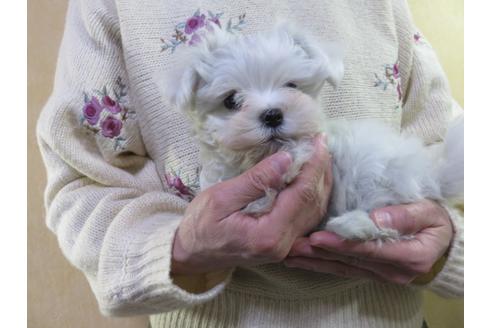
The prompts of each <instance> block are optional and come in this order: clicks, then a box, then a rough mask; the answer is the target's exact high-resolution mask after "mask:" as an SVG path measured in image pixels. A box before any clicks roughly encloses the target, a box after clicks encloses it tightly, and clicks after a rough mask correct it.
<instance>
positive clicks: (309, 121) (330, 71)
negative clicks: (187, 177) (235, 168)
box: [166, 23, 343, 154]
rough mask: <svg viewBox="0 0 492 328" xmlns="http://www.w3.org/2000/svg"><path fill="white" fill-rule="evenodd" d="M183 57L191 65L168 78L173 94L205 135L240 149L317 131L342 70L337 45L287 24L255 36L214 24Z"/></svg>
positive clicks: (270, 146)
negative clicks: (323, 102) (328, 87)
mask: <svg viewBox="0 0 492 328" xmlns="http://www.w3.org/2000/svg"><path fill="white" fill-rule="evenodd" d="M184 56H185V57H186V56H188V59H189V60H187V61H186V66H184V67H183V68H182V69H180V70H178V73H177V74H176V75H175V78H173V79H171V80H170V81H169V82H170V83H168V85H167V88H166V89H167V92H168V94H169V98H170V99H171V101H172V102H173V103H174V104H175V105H176V106H177V107H178V108H180V109H181V110H183V111H185V112H186V113H187V114H189V116H190V117H191V118H192V120H193V122H194V129H195V132H196V133H197V135H198V137H199V138H200V139H201V140H202V141H204V142H206V143H207V144H209V145H211V146H214V147H220V148H221V149H223V150H227V151H231V152H235V153H238V154H240V153H246V152H248V151H251V150H252V149H255V150H256V152H258V151H260V150H261V149H264V150H265V151H264V153H269V152H273V151H276V150H278V148H280V147H281V145H282V144H283V143H285V142H289V141H293V140H298V139H301V138H306V137H311V136H313V135H314V134H316V133H317V132H319V131H320V129H321V126H320V125H321V123H322V121H323V119H322V112H321V110H320V107H319V105H318V104H317V102H316V97H317V96H318V94H319V92H320V90H321V87H322V86H323V84H324V83H325V82H326V81H328V82H329V83H330V84H332V85H333V86H337V85H338V83H339V82H340V80H341V79H342V76H343V63H342V59H341V56H339V55H338V54H337V53H336V49H334V48H333V47H332V48H331V49H330V48H329V47H325V48H322V47H321V46H320V45H319V44H317V43H316V42H315V41H314V40H313V39H311V38H309V37H307V36H305V35H304V34H302V33H300V32H296V30H294V28H293V27H291V26H289V25H287V24H285V23H284V24H280V25H278V26H277V27H276V28H275V29H273V30H272V31H270V32H267V33H263V34H256V35H250V36H237V35H233V34H231V33H228V32H226V31H224V30H222V29H220V28H217V27H215V28H214V30H213V31H211V32H210V33H209V34H208V35H207V36H206V37H204V38H203V40H202V42H201V43H200V44H199V45H197V46H196V47H193V49H190V52H189V53H188V54H187V55H184ZM260 152H261V151H260Z"/></svg>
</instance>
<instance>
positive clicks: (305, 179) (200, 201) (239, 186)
mask: <svg viewBox="0 0 492 328" xmlns="http://www.w3.org/2000/svg"><path fill="white" fill-rule="evenodd" d="M314 142H315V151H314V154H313V156H312V158H311V159H310V160H309V161H308V162H307V163H306V164H304V166H303V167H302V170H301V172H300V174H299V175H298V176H297V177H296V178H295V179H294V181H293V182H292V183H291V184H290V185H289V186H287V188H285V189H283V190H282V191H281V192H280V193H279V195H278V196H277V199H276V200H275V203H274V207H273V209H272V210H271V212H270V213H268V214H265V215H263V216H260V217H259V218H255V217H252V216H248V215H246V214H245V213H243V212H241V209H242V208H244V207H245V206H246V205H247V204H248V203H250V202H251V201H253V200H256V199H258V198H260V197H262V196H264V193H265V188H267V187H269V188H273V189H277V190H278V189H279V188H281V186H282V184H283V178H282V177H283V175H284V174H285V173H286V172H287V169H288V168H289V166H290V164H291V162H292V159H291V157H290V155H289V154H287V153H285V152H279V153H276V154H274V155H272V156H270V157H268V158H266V159H264V160H263V161H262V162H260V163H258V164H257V165H256V166H254V167H253V168H251V169H250V170H248V171H246V172H245V173H243V174H242V175H240V176H238V177H236V178H233V179H230V180H227V181H225V182H222V183H219V184H217V185H214V186H212V187H210V188H208V189H206V190H204V191H203V192H201V193H200V194H199V195H198V196H197V197H196V198H195V199H194V200H193V201H192V202H191V203H190V204H189V206H188V207H187V210H186V212H185V215H184V218H183V220H182V222H181V223H180V226H179V228H178V230H177V232H176V235H175V239H174V244H173V254H172V268H171V271H172V272H173V273H174V274H192V273H206V272H212V271H218V270H221V269H227V268H232V267H235V266H238V265H245V266H246V265H256V264H262V263H273V262H280V261H282V260H283V259H284V258H285V257H286V256H287V254H288V253H289V251H290V249H291V247H292V244H293V243H294V241H295V240H296V238H298V237H299V236H303V235H305V234H306V233H308V232H309V231H311V230H312V229H313V228H314V227H316V225H318V224H319V222H320V221H321V218H322V217H323V216H324V214H325V212H326V208H327V204H328V199H329V194H330V191H331V160H330V156H329V154H328V150H327V149H326V146H325V145H324V142H323V141H322V137H321V136H318V137H317V138H316V139H315V141H314Z"/></svg>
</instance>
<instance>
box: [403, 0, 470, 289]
mask: <svg viewBox="0 0 492 328" xmlns="http://www.w3.org/2000/svg"><path fill="white" fill-rule="evenodd" d="M395 12H396V17H397V18H398V19H397V21H398V33H399V40H400V42H401V43H402V44H403V46H402V47H401V49H400V56H401V60H402V61H403V62H404V63H405V64H404V65H403V66H404V67H408V70H407V71H408V73H407V74H403V75H402V86H403V106H402V107H403V108H402V110H403V112H402V123H401V127H402V131H403V132H405V133H410V134H414V135H418V136H419V137H421V138H423V139H424V140H425V142H426V143H428V144H432V143H436V142H441V141H442V138H443V136H444V135H445V132H446V129H447V127H448V125H449V122H450V121H451V120H452V118H453V117H454V116H456V115H457V114H458V115H459V114H460V113H459V112H460V111H462V110H461V109H460V108H458V107H459V106H456V103H455V102H454V101H453V98H452V96H451V91H450V88H449V83H448V80H447V77H446V74H445V73H444V70H443V68H442V67H441V64H440V63H439V60H438V58H437V55H436V53H435V52H434V50H433V48H432V46H431V45H430V43H429V42H428V41H427V40H426V39H425V38H424V36H423V35H422V33H421V32H419V31H418V29H417V28H416V27H415V25H414V23H413V20H412V18H411V15H410V10H409V8H408V6H407V3H406V1H397V2H395ZM402 49H403V51H402ZM444 207H445V208H446V209H447V211H448V214H449V217H450V219H451V222H452V224H453V228H454V237H453V241H452V244H451V246H450V249H449V252H448V257H447V261H446V263H445V265H444V267H443V269H442V270H441V271H440V273H439V274H438V275H437V276H436V277H435V278H434V280H433V281H432V283H430V284H429V285H428V287H429V288H430V289H431V290H432V291H434V292H436V293H437V294H439V295H441V296H446V297H461V296H462V295H463V289H464V276H463V272H464V269H463V267H464V258H463V253H464V231H463V229H464V227H463V216H462V215H461V214H460V213H459V212H458V211H456V210H454V209H453V208H451V207H447V205H446V204H444Z"/></svg>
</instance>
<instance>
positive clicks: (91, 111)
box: [83, 97, 103, 125]
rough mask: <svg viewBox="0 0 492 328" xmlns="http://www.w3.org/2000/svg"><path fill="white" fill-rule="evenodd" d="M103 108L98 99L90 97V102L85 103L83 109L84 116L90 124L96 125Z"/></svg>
mask: <svg viewBox="0 0 492 328" xmlns="http://www.w3.org/2000/svg"><path fill="white" fill-rule="evenodd" d="M102 110H103V108H102V106H101V104H100V103H99V100H97V98H96V97H92V99H91V100H90V102H88V103H86V104H85V106H84V109H83V113H84V117H85V119H86V120H87V122H88V123H89V124H90V125H96V124H97V122H98V121H99V116H100V115H101V111H102Z"/></svg>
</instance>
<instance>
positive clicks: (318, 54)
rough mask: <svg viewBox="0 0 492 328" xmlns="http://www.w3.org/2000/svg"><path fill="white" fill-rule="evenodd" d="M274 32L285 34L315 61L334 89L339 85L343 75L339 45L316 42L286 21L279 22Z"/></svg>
mask: <svg viewBox="0 0 492 328" xmlns="http://www.w3.org/2000/svg"><path fill="white" fill-rule="evenodd" d="M276 30H277V31H279V32H280V33H287V34H288V35H289V36H290V37H291V38H292V40H293V41H294V43H295V44H297V45H298V46H299V47H301V48H302V49H303V50H304V51H305V52H306V54H307V55H308V56H309V57H310V58H311V59H313V60H314V61H317V62H318V63H319V65H320V67H321V69H322V74H323V78H324V79H325V80H326V81H328V82H329V83H330V84H331V85H332V86H333V87H335V88H336V87H337V86H338V85H339V84H340V82H341V81H342V78H343V74H344V65H343V50H342V47H341V45H340V44H338V43H335V42H325V43H320V42H317V41H316V40H315V39H314V38H313V37H312V36H311V35H309V34H308V33H306V32H304V31H302V29H299V28H298V27H296V26H295V25H293V24H292V23H289V22H286V21H279V22H278V23H277V25H276Z"/></svg>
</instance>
